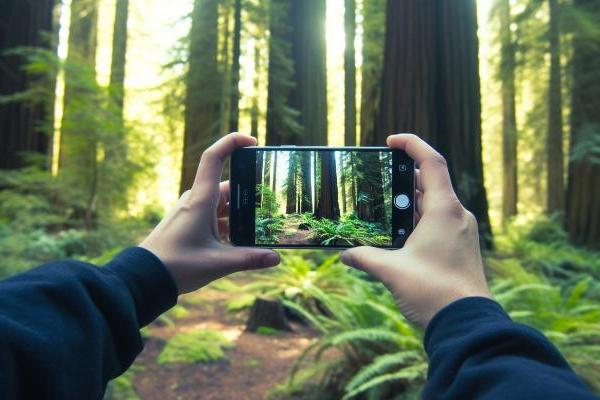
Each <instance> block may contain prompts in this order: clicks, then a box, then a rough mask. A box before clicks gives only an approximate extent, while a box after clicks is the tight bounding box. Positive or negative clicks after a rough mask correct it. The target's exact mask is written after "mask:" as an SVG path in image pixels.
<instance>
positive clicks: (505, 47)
mask: <svg viewBox="0 0 600 400" xmlns="http://www.w3.org/2000/svg"><path fill="white" fill-rule="evenodd" d="M498 11H499V14H500V42H501V52H500V71H499V72H500V81H501V84H502V221H503V222H504V223H506V222H507V221H508V219H509V218H511V217H513V216H515V215H516V214H517V196H518V194H517V193H518V189H517V117H516V109H515V92H516V90H515V44H514V42H513V39H512V34H511V27H510V26H511V23H512V18H511V13H510V1H509V0H500V2H499V10H498Z"/></svg>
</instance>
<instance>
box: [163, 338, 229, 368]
mask: <svg viewBox="0 0 600 400" xmlns="http://www.w3.org/2000/svg"><path fill="white" fill-rule="evenodd" d="M230 347H232V343H231V341H229V340H228V339H227V338H225V337H224V336H223V335H222V334H221V333H219V332H216V331H210V330H199V331H191V332H182V333H178V334H176V335H175V336H173V337H172V338H171V339H169V341H168V342H167V345H166V346H165V347H164V348H163V350H162V351H161V352H160V354H159V355H158V363H159V364H172V363H197V362H200V363H202V362H211V361H218V360H222V359H225V358H226V355H225V349H227V348H230Z"/></svg>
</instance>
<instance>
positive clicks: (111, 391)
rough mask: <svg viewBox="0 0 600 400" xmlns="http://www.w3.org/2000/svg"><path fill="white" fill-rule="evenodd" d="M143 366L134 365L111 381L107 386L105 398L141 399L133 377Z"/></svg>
mask: <svg viewBox="0 0 600 400" xmlns="http://www.w3.org/2000/svg"><path fill="white" fill-rule="evenodd" d="M142 370H143V368H142V367H140V366H137V365H133V366H132V367H131V368H129V369H128V370H127V371H126V372H125V373H124V374H122V375H121V376H119V377H117V378H115V379H113V380H112V381H110V382H109V384H108V387H107V388H106V394H105V396H104V399H105V400H139V399H140V397H139V396H138V395H137V393H136V392H135V388H134V386H133V379H134V377H135V373H136V372H141V371H142Z"/></svg>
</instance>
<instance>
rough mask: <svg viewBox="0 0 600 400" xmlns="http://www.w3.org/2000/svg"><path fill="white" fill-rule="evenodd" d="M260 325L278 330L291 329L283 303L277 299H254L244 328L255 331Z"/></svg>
mask: <svg viewBox="0 0 600 400" xmlns="http://www.w3.org/2000/svg"><path fill="white" fill-rule="evenodd" d="M261 326H264V327H268V328H272V329H277V330H280V331H291V330H292V328H291V327H290V325H289V323H288V320H287V318H286V316H285V310H284V308H283V304H281V302H280V301H279V300H271V299H262V298H256V300H254V304H252V308H251V309H250V315H249V316H248V321H247V322H246V330H247V331H248V332H256V331H257V330H258V328H259V327H261Z"/></svg>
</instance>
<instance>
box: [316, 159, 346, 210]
mask: <svg viewBox="0 0 600 400" xmlns="http://www.w3.org/2000/svg"><path fill="white" fill-rule="evenodd" d="M317 154H319V158H320V165H321V182H320V186H321V190H319V197H318V200H317V207H316V210H315V217H317V218H327V219H331V220H338V219H340V205H339V202H338V186H337V171H336V167H335V152H333V151H323V152H321V153H317Z"/></svg>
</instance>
